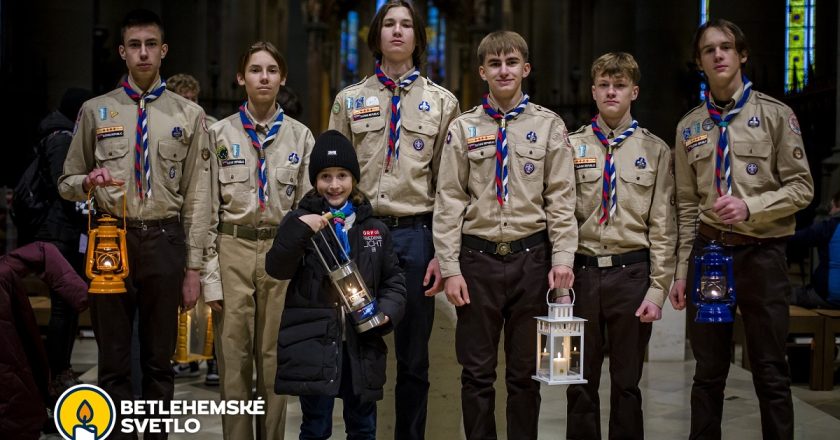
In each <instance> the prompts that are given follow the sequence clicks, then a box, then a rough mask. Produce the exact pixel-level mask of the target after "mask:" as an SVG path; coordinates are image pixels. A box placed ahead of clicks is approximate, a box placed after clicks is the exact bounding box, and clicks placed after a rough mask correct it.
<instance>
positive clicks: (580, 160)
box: [575, 157, 598, 170]
mask: <svg viewBox="0 0 840 440" xmlns="http://www.w3.org/2000/svg"><path fill="white" fill-rule="evenodd" d="M596 166H598V160H597V159H595V158H594V157H576V158H575V169H576V170H582V169H586V168H595V167H596Z"/></svg>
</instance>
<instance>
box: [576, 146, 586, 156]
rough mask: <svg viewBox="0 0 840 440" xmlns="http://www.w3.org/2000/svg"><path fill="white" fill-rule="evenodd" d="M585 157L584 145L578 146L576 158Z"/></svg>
mask: <svg viewBox="0 0 840 440" xmlns="http://www.w3.org/2000/svg"><path fill="white" fill-rule="evenodd" d="M585 156H586V144H583V145H578V157H585Z"/></svg>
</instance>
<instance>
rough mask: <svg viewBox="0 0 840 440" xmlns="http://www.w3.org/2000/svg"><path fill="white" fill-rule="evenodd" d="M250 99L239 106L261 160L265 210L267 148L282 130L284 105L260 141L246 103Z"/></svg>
mask: <svg viewBox="0 0 840 440" xmlns="http://www.w3.org/2000/svg"><path fill="white" fill-rule="evenodd" d="M247 104H248V101H245V102H243V103H242V105H240V106H239V119H240V120H241V121H242V127H243V128H245V133H248V137H249V138H251V146H253V147H254V149H255V150H257V155H258V156H259V158H260V160H259V162H258V163H257V174H258V175H259V183H260V187H259V196H260V211H264V210H265V192H266V186H268V183H267V182H268V180H267V178H266V171H265V149H266V147H268V146H269V145H271V143H272V142H274V138H276V137H277V132H278V131H280V126H281V125H283V107H280V106H279V104H278V107H279V108H280V111H279V112H278V113H277V118H275V119H274V122H272V123H271V128H270V129H269V130H268V135H266V137H265V139H263V140H262V142H260V138H259V137H257V131H256V130H255V129H254V123H253V122H251V119H250V118H249V117H248V113H247V112H248V111H247V110H246V105H247Z"/></svg>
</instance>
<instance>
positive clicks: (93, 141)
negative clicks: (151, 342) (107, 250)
mask: <svg viewBox="0 0 840 440" xmlns="http://www.w3.org/2000/svg"><path fill="white" fill-rule="evenodd" d="M128 81H129V84H130V85H131V87H132V88H133V89H134V90H139V87H137V85H136V84H134V82H133V81H132V79H131V77H130V76H129V77H128ZM159 86H160V79H158V80H157V81H156V82H155V84H153V85H152V86H151V88H150V89H149V90H155V89H156V88H158V87H159ZM145 106H146V114H147V130H148V145H149V147H148V148H149V150H148V151H149V158H150V162H151V182H152V195H151V197H147V198H144V199H140V197H138V194H137V192H136V189H135V188H136V187H135V177H134V161H135V158H134V154H135V134H136V130H137V113H138V104H137V102H135V101H134V100H132V99H131V98H130V97H129V96H128V95H127V94H126V92H125V90H123V88H122V87H120V88H118V89H115V90H113V91H111V92H109V93H107V94H105V95H101V96H97V97H96V98H93V99H91V100H89V101H87V102H85V103H84V105H83V106H82V109H81V110H80V111H79V116H78V118H77V121H76V129H75V134H74V136H73V141H72V143H71V144H70V149H69V150H68V152H67V159H66V160H65V162H64V174H63V175H62V176H61V177H60V178H59V179H58V190H59V193H60V194H61V196H62V197H64V198H65V199H67V200H86V199H87V193H85V191H84V190H83V189H82V182H83V181H84V179H85V177H86V176H87V174H88V173H89V172H90V171H92V170H93V169H94V168H107V169H108V171H109V172H110V173H111V176H112V177H113V178H115V179H121V180H123V181H125V184H124V185H123V186H108V187H98V188H96V189H95V190H94V192H93V195H94V197H95V199H96V205H97V207H98V208H99V209H100V211H104V212H107V213H109V214H111V215H112V216H115V217H122V216H123V194H125V196H126V217H127V218H129V219H132V220H160V219H165V218H171V217H178V216H180V218H181V224H182V225H183V227H184V233H185V235H186V237H187V267H188V268H190V269H199V268H201V266H202V264H201V258H202V253H203V249H204V246H205V243H206V241H207V228H208V227H209V218H208V214H209V212H210V207H209V203H210V200H209V198H208V191H209V171H210V170H209V168H210V167H209V162H208V161H207V160H205V159H204V158H202V155H201V154H200V151H199V145H198V144H199V139H200V138H201V137H202V135H204V134H205V133H206V131H207V128H206V126H205V121H204V111H203V110H202V109H201V107H199V106H198V104H195V103H193V102H192V101H189V100H187V99H185V98H182V97H181V96H179V95H178V94H177V93H174V92H171V91H164V92H163V93H162V94H161V95H160V97H158V98H157V99H155V100H153V101H150V102H147V103H146V104H145ZM145 185H146V184H145V182H144V183H143V188H144V190H145V188H146V186H145ZM120 227H122V226H120Z"/></svg>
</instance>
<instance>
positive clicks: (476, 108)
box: [461, 105, 484, 115]
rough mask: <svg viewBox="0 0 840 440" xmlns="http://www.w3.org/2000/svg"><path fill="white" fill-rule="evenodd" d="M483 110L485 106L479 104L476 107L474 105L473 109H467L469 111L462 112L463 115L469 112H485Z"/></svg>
mask: <svg viewBox="0 0 840 440" xmlns="http://www.w3.org/2000/svg"><path fill="white" fill-rule="evenodd" d="M483 111H484V108H483V107H481V106H480V105H477V106H475V107H473V108H471V109H469V110H467V111H465V112H462V113H461V114H462V115H467V114H470V113H474V112H483Z"/></svg>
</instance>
